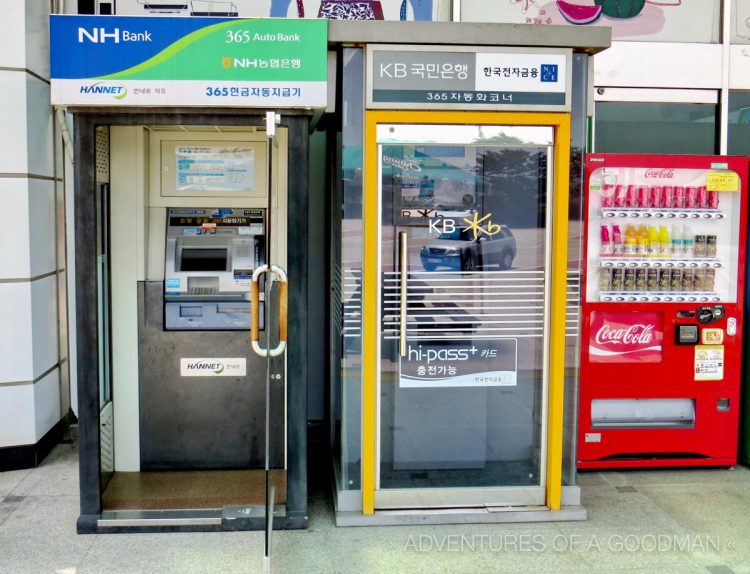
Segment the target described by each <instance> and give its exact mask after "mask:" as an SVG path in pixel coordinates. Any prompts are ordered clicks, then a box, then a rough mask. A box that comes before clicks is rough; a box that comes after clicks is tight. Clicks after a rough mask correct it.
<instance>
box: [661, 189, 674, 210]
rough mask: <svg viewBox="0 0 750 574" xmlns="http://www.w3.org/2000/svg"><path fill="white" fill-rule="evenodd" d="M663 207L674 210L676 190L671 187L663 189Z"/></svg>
mask: <svg viewBox="0 0 750 574" xmlns="http://www.w3.org/2000/svg"><path fill="white" fill-rule="evenodd" d="M661 206H662V207H663V208H664V209H672V208H673V207H674V188H673V187H672V186H671V185H665V186H664V187H662V191H661Z"/></svg>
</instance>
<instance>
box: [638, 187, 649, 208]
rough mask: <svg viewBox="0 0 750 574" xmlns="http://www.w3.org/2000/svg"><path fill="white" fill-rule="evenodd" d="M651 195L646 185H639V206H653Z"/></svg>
mask: <svg viewBox="0 0 750 574" xmlns="http://www.w3.org/2000/svg"><path fill="white" fill-rule="evenodd" d="M650 200H651V197H650V195H649V193H648V187H646V186H645V185H639V186H638V207H641V208H644V207H651V201H650Z"/></svg>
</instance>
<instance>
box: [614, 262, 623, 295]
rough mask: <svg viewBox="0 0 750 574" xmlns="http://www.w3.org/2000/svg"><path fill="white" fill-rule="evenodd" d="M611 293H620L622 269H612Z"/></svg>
mask: <svg viewBox="0 0 750 574" xmlns="http://www.w3.org/2000/svg"><path fill="white" fill-rule="evenodd" d="M612 291H622V269H620V268H619V267H616V268H614V269H612Z"/></svg>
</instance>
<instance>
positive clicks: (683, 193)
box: [586, 162, 741, 303]
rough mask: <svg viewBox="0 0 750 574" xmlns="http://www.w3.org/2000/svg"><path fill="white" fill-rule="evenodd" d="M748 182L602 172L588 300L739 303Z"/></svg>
mask: <svg viewBox="0 0 750 574" xmlns="http://www.w3.org/2000/svg"><path fill="white" fill-rule="evenodd" d="M740 199H741V193H740V177H739V175H738V174H737V173H736V172H734V171H732V170H730V169H727V166H726V164H724V163H721V162H718V163H716V164H714V165H712V166H711V167H710V168H708V169H695V168H648V167H645V166H644V167H641V168H638V167H610V166H609V165H608V166H606V167H598V168H594V170H593V172H592V173H591V175H590V179H589V196H588V200H589V203H588V220H589V226H588V250H587V264H588V266H587V267H588V270H589V274H588V278H587V279H588V280H587V286H586V295H587V300H588V301H606V302H623V303H633V302H644V303H657V302H678V303H679V302H704V303H705V302H719V301H723V302H736V301H737V261H738V258H737V248H738V237H739V224H740Z"/></svg>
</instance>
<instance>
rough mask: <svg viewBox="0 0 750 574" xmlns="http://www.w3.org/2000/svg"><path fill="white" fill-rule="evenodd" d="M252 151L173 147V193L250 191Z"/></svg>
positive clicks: (252, 176) (252, 166)
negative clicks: (174, 166) (175, 167)
mask: <svg viewBox="0 0 750 574" xmlns="http://www.w3.org/2000/svg"><path fill="white" fill-rule="evenodd" d="M254 159H255V158H254V152H253V149H252V148H249V147H243V148H232V149H228V148H221V147H204V146H201V147H194V146H178V147H177V148H175V160H176V161H175V165H176V166H177V170H176V174H175V177H176V178H177V181H176V189H177V191H206V190H212V191H216V190H218V191H233V192H246V191H252V190H253V181H254V177H255V170H254Z"/></svg>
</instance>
